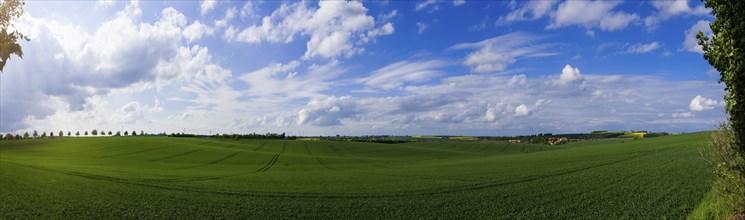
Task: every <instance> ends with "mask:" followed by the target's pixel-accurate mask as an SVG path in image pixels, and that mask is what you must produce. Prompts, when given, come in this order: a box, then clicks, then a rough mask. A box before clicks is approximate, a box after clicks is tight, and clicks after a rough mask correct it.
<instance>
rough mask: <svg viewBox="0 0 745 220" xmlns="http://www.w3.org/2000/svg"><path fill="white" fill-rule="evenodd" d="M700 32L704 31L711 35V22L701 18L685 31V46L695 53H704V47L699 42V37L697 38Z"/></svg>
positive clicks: (705, 33)
mask: <svg viewBox="0 0 745 220" xmlns="http://www.w3.org/2000/svg"><path fill="white" fill-rule="evenodd" d="M698 32H702V33H704V35H706V36H709V37H711V35H712V32H711V27H709V22H708V21H704V20H700V21H698V22H696V24H694V25H693V26H692V27H691V28H689V29H688V30H686V31H685V33H684V34H685V41H683V48H685V49H686V50H688V51H690V52H694V53H701V54H702V53H704V50H703V48H702V47H701V45H699V44H698V39H696V35H697V34H698Z"/></svg>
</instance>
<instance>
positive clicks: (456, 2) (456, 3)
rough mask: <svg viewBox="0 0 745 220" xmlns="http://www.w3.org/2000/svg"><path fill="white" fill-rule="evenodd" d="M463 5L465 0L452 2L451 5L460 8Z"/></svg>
mask: <svg viewBox="0 0 745 220" xmlns="http://www.w3.org/2000/svg"><path fill="white" fill-rule="evenodd" d="M463 4H466V0H453V5H455V6H461V5H463Z"/></svg>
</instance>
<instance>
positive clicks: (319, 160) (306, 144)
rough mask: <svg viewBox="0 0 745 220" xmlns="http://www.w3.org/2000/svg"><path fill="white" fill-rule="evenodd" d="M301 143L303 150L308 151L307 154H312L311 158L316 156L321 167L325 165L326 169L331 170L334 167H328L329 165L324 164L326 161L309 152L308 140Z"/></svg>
mask: <svg viewBox="0 0 745 220" xmlns="http://www.w3.org/2000/svg"><path fill="white" fill-rule="evenodd" d="M303 144H304V145H305V151H307V152H308V155H311V156H313V158H316V160H317V161H318V163H319V164H321V165H322V166H323V167H326V169H329V170H333V169H334V168H331V167H329V165H328V164H326V161H323V159H321V158H319V157H317V156H315V155H313V153H312V152H310V148H309V147H308V142H303Z"/></svg>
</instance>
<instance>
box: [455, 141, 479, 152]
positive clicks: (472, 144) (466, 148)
mask: <svg viewBox="0 0 745 220" xmlns="http://www.w3.org/2000/svg"><path fill="white" fill-rule="evenodd" d="M477 143H478V142H473V143H471V144H469V145H468V146H466V147H464V148H461V149H459V150H458V151H464V152H467V150H468V149H469V148H471V147H473V146H475V145H476V144H477Z"/></svg>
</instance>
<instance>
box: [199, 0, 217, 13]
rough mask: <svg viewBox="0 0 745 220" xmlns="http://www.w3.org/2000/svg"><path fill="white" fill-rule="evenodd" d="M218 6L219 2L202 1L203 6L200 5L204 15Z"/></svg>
mask: <svg viewBox="0 0 745 220" xmlns="http://www.w3.org/2000/svg"><path fill="white" fill-rule="evenodd" d="M216 5H217V0H201V4H199V11H200V13H202V15H206V14H207V13H209V12H210V11H212V9H214V8H215V6H216Z"/></svg>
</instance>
